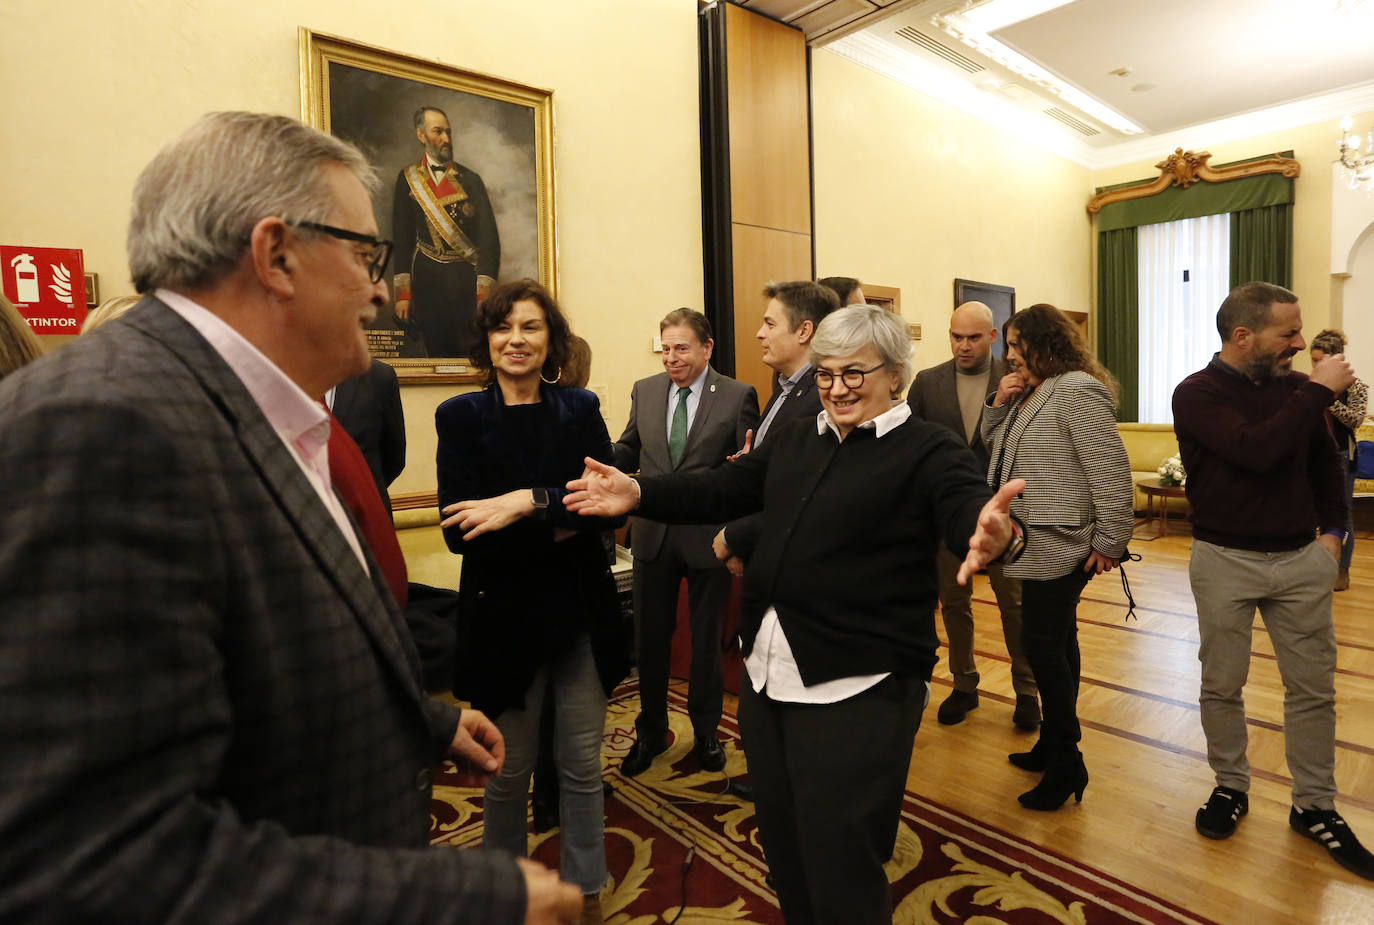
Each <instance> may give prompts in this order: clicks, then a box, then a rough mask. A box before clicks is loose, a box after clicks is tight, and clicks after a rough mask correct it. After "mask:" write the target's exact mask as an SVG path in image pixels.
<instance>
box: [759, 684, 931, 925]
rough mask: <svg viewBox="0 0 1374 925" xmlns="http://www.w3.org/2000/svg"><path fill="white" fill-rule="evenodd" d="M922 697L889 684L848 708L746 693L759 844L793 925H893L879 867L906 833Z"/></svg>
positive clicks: (918, 687) (847, 703) (918, 689)
mask: <svg viewBox="0 0 1374 925" xmlns="http://www.w3.org/2000/svg"><path fill="white" fill-rule="evenodd" d="M925 700H926V685H925V683H924V682H923V681H918V680H916V679H914V678H899V677H896V676H891V677H888V678H887V679H886V680H884V681H882V682H881V683H879V684H877V685H875V686H874V687H871V688H869V689H868V690H866V691H864V692H863V693H860V694H858V695H856V696H854V697H850V698H849V699H848V700H841V701H839V702H838V703H827V704H800V703H783V702H781V701H776V700H771V699H769V697H768V696H767V689H766V688H765V690H764V693H762V694H759V693H756V692H755V691H754V688H753V685H752V684H751V683H750V681H749V678H748V673H747V672H746V674H745V678H744V683H743V684H742V685H741V687H740V710H739V720H740V731H741V733H742V734H743V736H744V746H745V748H746V749H747V750H748V752H749V780H750V783H751V784H753V787H754V807H755V810H756V812H757V814H758V824H759V839H760V841H761V842H762V843H763V850H764V853H765V854H766V855H767V857H768V867H769V870H770V871H771V872H772V874H773V882H774V884H775V885H776V887H777V891H778V900H779V903H780V905H781V906H782V915H783V918H784V919H785V920H786V921H787V923H788V925H880V923H881V925H890V923H891V922H892V890H891V887H890V886H889V884H888V882H887V874H886V873H885V872H884V871H883V865H884V864H885V863H887V861H888V859H889V858H890V857H891V856H892V849H893V847H894V846H895V845H896V842H897V826H898V824H899V822H900V821H901V812H902V796H903V794H904V793H905V791H906V778H907V770H908V768H909V767H910V765H911V747H912V744H913V743H914V741H915V738H916V729H917V727H918V726H920V724H921V710H922V707H923V706H924V705H925Z"/></svg>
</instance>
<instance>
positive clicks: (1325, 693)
mask: <svg viewBox="0 0 1374 925" xmlns="http://www.w3.org/2000/svg"><path fill="white" fill-rule="evenodd" d="M1188 575H1189V578H1190V579H1191V581H1192V585H1193V598H1194V600H1195V601H1196V602H1197V614H1198V631H1199V633H1200V635H1201V637H1202V645H1201V647H1200V648H1199V649H1198V659H1199V660H1200V661H1201V662H1202V690H1201V693H1200V694H1199V697H1198V701H1199V703H1200V705H1201V707H1202V730H1203V732H1204V733H1205V734H1206V736H1207V761H1208V763H1209V764H1211V766H1212V771H1213V772H1214V773H1215V774H1216V780H1217V784H1218V785H1220V786H1222V787H1230V788H1232V789H1234V790H1241V791H1248V790H1249V789H1250V762H1249V761H1248V760H1247V759H1246V757H1245V748H1246V743H1247V730H1246V726H1245V701H1244V698H1243V697H1242V694H1241V692H1242V690H1243V688H1244V687H1245V679H1246V676H1247V675H1248V673H1249V670H1250V636H1251V632H1252V629H1253V626H1254V622H1255V610H1256V608H1258V609H1259V613H1260V617H1261V618H1262V619H1263V620H1264V627H1265V629H1266V630H1268V632H1269V639H1270V641H1271V642H1272V643H1273V646H1274V655H1275V656H1276V657H1277V660H1278V665H1279V674H1280V675H1281V676H1282V678H1283V687H1284V695H1283V730H1284V747H1285V751H1286V754H1287V758H1288V772H1289V773H1290V774H1292V775H1293V803H1294V804H1295V805H1297V806H1298V807H1299V808H1300V809H1334V808H1335V797H1336V689H1335V673H1336V634H1335V630H1334V629H1333V627H1332V624H1331V582H1332V580H1333V579H1334V578H1335V577H1336V561H1335V560H1334V559H1333V558H1331V555H1330V554H1329V553H1327V551H1326V550H1325V549H1323V548H1322V547H1321V545H1320V544H1318V543H1316V542H1313V543H1309V544H1308V545H1307V546H1304V547H1303V548H1302V549H1297V550H1293V551H1291V552H1251V551H1249V550H1245V549H1234V548H1230V547H1225V546H1216V545H1214V544H1212V543H1206V542H1203V541H1202V540H1194V541H1193V554H1192V559H1191V561H1190V562H1189V565H1188Z"/></svg>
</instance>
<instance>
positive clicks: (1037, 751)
mask: <svg viewBox="0 0 1374 925" xmlns="http://www.w3.org/2000/svg"><path fill="white" fill-rule="evenodd" d="M1007 760H1008V761H1010V762H1011V763H1012V764H1014V765H1016V766H1017V767H1018V768H1020V769H1021V770H1023V771H1043V770H1045V768H1046V767H1048V766H1049V763H1050V752H1049V749H1047V748H1046V747H1045V742H1044V740H1043V739H1037V740H1036V742H1035V744H1034V745H1032V746H1031V750H1030V751H1028V752H1012V753H1011V754H1010V755H1008V756H1007Z"/></svg>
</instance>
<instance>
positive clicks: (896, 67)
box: [823, 33, 1095, 167]
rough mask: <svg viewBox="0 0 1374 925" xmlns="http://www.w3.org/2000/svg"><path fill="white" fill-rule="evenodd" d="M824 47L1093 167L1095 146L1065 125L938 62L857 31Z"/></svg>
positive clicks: (1045, 147) (1047, 148)
mask: <svg viewBox="0 0 1374 925" xmlns="http://www.w3.org/2000/svg"><path fill="white" fill-rule="evenodd" d="M823 50H824V51H827V52H830V53H832V54H836V55H839V56H840V57H842V58H845V59H846V60H849V61H852V62H854V63H855V64H857V65H859V66H861V67H865V68H868V69H869V70H871V71H876V72H878V73H879V74H882V75H884V76H885V77H889V78H891V79H892V80H895V81H897V82H898V83H901V84H905V85H906V86H908V87H911V88H912V89H914V90H918V91H920V92H921V93H924V94H925V95H926V96H930V97H934V98H935V99H938V100H941V101H942V102H945V103H948V104H949V105H951V106H953V107H955V108H956V109H960V110H963V111H964V112H967V113H969V114H970V115H972V116H975V117H977V118H980V119H984V120H986V121H988V122H991V123H992V124H994V125H997V126H999V127H1001V128H1003V129H1005V130H1006V131H1009V132H1012V133H1013V134H1015V135H1017V136H1019V137H1021V138H1023V139H1025V140H1026V141H1029V142H1030V143H1032V144H1034V145H1036V146H1037V147H1040V148H1044V149H1045V150H1047V151H1050V152H1051V153H1053V154H1058V155H1059V156H1060V157H1064V158H1067V159H1068V160H1071V161H1073V162H1075V163H1078V164H1082V165H1083V166H1085V167H1092V166H1093V164H1092V162H1091V161H1092V158H1093V155H1094V153H1095V152H1094V151H1093V149H1092V148H1091V147H1090V146H1088V145H1087V144H1084V143H1083V142H1080V141H1078V140H1076V139H1074V138H1071V137H1069V135H1068V134H1067V131H1068V129H1066V128H1061V127H1060V126H1058V125H1057V124H1054V125H1052V124H1050V122H1049V121H1048V117H1046V116H1044V115H1043V114H1042V113H1033V112H1028V111H1026V110H1024V109H1021V108H1020V107H1018V106H1016V105H1014V104H1012V103H1010V102H1002V101H1001V100H1000V99H998V98H996V97H995V96H993V95H992V94H989V93H986V92H984V91H982V90H980V89H978V88H977V87H975V86H973V85H972V84H970V83H968V82H967V81H965V80H963V79H961V78H959V77H957V76H955V75H953V74H951V73H949V72H948V71H946V70H944V69H943V68H941V67H939V66H938V65H936V64H934V63H932V62H929V61H926V60H925V59H924V58H921V57H918V56H917V55H913V54H907V53H903V52H902V51H900V50H898V49H897V48H895V47H893V46H892V45H890V44H889V43H887V42H885V41H882V40H881V39H876V38H873V37H872V36H869V35H865V34H863V33H856V34H853V35H848V36H845V37H844V38H842V39H840V40H838V41H835V42H831V43H830V44H828V45H826V46H825V48H824V49H823Z"/></svg>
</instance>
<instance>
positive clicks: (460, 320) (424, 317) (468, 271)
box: [410, 254, 477, 357]
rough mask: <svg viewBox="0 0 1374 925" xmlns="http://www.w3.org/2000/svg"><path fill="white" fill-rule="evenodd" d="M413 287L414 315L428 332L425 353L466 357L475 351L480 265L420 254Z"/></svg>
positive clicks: (421, 327)
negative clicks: (451, 261) (474, 314)
mask: <svg viewBox="0 0 1374 925" xmlns="http://www.w3.org/2000/svg"><path fill="white" fill-rule="evenodd" d="M410 291H411V298H410V318H411V321H412V322H413V323H414V324H415V325H416V326H417V327H419V329H420V332H421V334H422V335H423V336H424V339H425V356H429V357H464V356H467V355H468V354H469V353H471V352H472V338H473V334H472V330H471V326H472V316H473V313H474V312H476V311H477V268H476V267H474V266H473V265H472V264H470V263H462V262H458V263H437V262H435V261H433V260H430V259H429V258H428V257H426V256H424V255H423V254H416V255H415V261H414V265H413V267H412V272H411V275H410Z"/></svg>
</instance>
